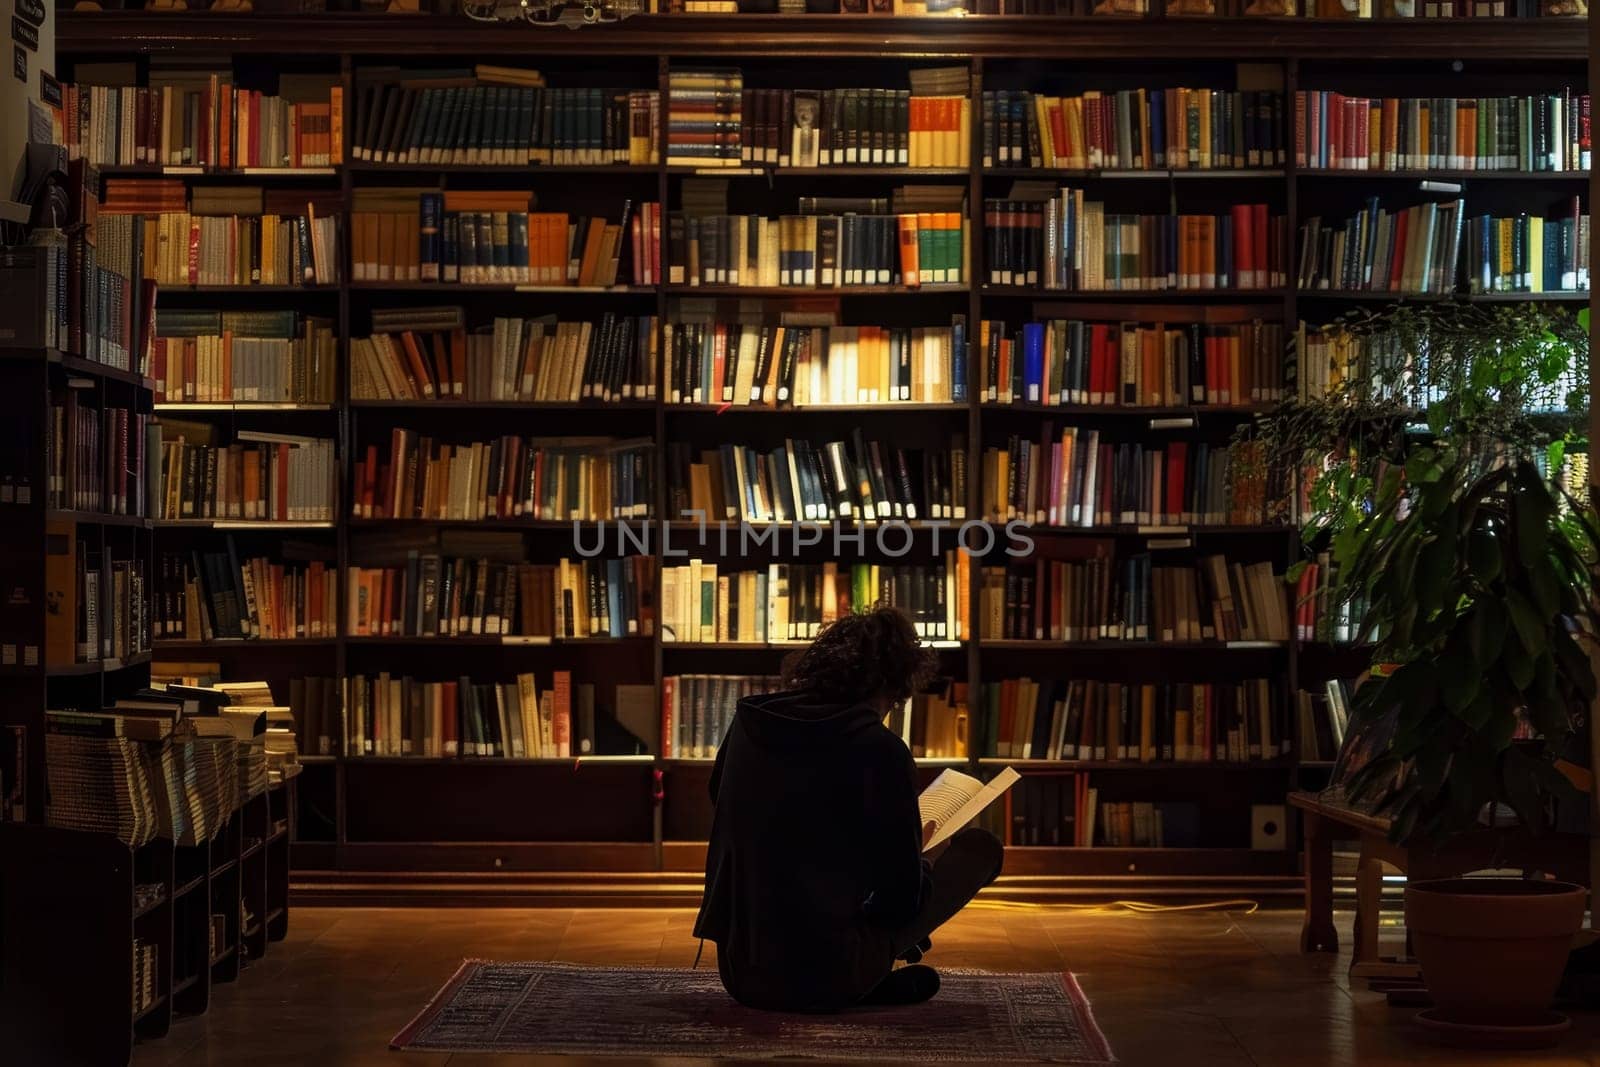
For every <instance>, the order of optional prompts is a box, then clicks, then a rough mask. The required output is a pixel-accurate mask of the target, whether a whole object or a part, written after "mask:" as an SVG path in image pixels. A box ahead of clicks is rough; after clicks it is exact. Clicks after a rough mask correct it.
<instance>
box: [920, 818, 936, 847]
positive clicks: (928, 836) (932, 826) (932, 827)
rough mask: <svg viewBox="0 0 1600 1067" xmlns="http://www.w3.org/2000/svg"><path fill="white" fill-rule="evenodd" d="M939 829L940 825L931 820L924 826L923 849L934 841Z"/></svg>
mask: <svg viewBox="0 0 1600 1067" xmlns="http://www.w3.org/2000/svg"><path fill="white" fill-rule="evenodd" d="M938 829H939V824H938V823H936V822H934V821H933V820H932V819H929V820H928V821H927V822H925V823H923V824H922V847H923V848H927V847H928V842H929V841H932V840H933V835H934V832H935V831H936V830H938Z"/></svg>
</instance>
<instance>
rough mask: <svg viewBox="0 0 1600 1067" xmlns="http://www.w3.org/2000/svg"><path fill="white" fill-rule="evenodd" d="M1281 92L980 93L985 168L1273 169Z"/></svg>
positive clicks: (1279, 156) (1278, 158)
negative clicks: (1075, 94)
mask: <svg viewBox="0 0 1600 1067" xmlns="http://www.w3.org/2000/svg"><path fill="white" fill-rule="evenodd" d="M1283 128H1284V122H1283V94H1282V93H1281V92H1276V91H1272V90H1251V89H1245V90H1233V89H1184V88H1179V87H1168V88H1162V89H1114V90H1106V91H1103V92H1102V91H1097V90H1090V91H1088V92H1085V93H1082V94H1081V95H1077V96H1048V95H1045V94H1043V93H1032V92H1027V91H1023V90H1004V89H1001V90H994V91H986V92H985V93H984V94H983V165H984V166H985V167H1035V168H1038V167H1049V168H1066V169H1070V170H1212V169H1224V170H1228V169H1237V168H1245V167H1281V166H1283V164H1284V162H1285V158H1284V157H1285V154H1286V153H1285V146H1284V137H1283V133H1282V131H1283Z"/></svg>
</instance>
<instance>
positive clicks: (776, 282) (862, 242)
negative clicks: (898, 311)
mask: <svg viewBox="0 0 1600 1067" xmlns="http://www.w3.org/2000/svg"><path fill="white" fill-rule="evenodd" d="M858 206H859V207H861V208H862V209H863V210H862V212H861V213H860V214H852V213H847V214H828V213H820V214H800V215H785V216H783V217H782V218H777V219H763V218H761V217H760V216H755V215H748V216H747V215H726V214H714V215H692V214H687V213H676V212H675V213H673V214H672V216H671V217H670V219H669V220H668V239H667V240H668V251H669V254H670V259H669V267H668V273H667V280H668V282H669V283H670V284H672V285H690V286H700V285H719V286H720V285H726V286H766V287H772V286H788V287H793V288H799V289H848V288H852V287H856V286H868V285H903V286H906V287H908V288H917V287H919V286H922V285H946V284H950V285H959V284H961V283H962V281H963V279H964V278H965V277H966V274H965V269H964V267H963V264H964V262H965V258H966V220H965V219H964V218H962V216H961V215H960V213H958V212H955V211H922V212H908V213H904V214H889V213H888V211H887V204H886V203H885V202H884V201H881V200H874V199H871V198H861V199H860V200H859V202H858ZM846 210H848V208H847V209H846Z"/></svg>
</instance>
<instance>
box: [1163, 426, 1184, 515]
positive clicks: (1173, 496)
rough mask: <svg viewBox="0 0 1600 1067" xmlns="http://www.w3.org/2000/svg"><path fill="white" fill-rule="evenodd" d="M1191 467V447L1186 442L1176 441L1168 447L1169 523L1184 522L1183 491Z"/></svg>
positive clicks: (1167, 512) (1167, 506) (1167, 510)
mask: <svg viewBox="0 0 1600 1067" xmlns="http://www.w3.org/2000/svg"><path fill="white" fill-rule="evenodd" d="M1188 467H1189V445H1188V442H1186V441H1174V442H1172V443H1171V444H1170V445H1168V446H1167V478H1166V482H1167V485H1166V489H1167V500H1166V508H1165V511H1166V519H1167V520H1168V521H1169V522H1182V521H1183V490H1184V475H1185V472H1186V471H1187V470H1188Z"/></svg>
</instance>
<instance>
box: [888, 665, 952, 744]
mask: <svg viewBox="0 0 1600 1067" xmlns="http://www.w3.org/2000/svg"><path fill="white" fill-rule="evenodd" d="M884 725H885V726H887V727H888V728H889V729H890V730H892V731H893V732H894V733H896V734H897V735H899V737H900V740H902V741H904V742H905V743H906V747H907V748H909V749H910V750H911V755H912V756H913V757H914V758H916V759H966V758H967V742H968V739H969V737H970V736H971V733H970V728H971V724H970V722H969V721H968V712H967V683H965V682H954V681H948V680H946V681H944V682H943V683H942V688H939V689H937V690H934V691H930V692H924V693H913V694H912V695H911V699H909V700H907V701H905V702H903V703H901V704H899V705H897V706H896V707H895V708H893V709H892V710H891V711H890V712H889V714H888V715H887V716H885V717H884Z"/></svg>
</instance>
